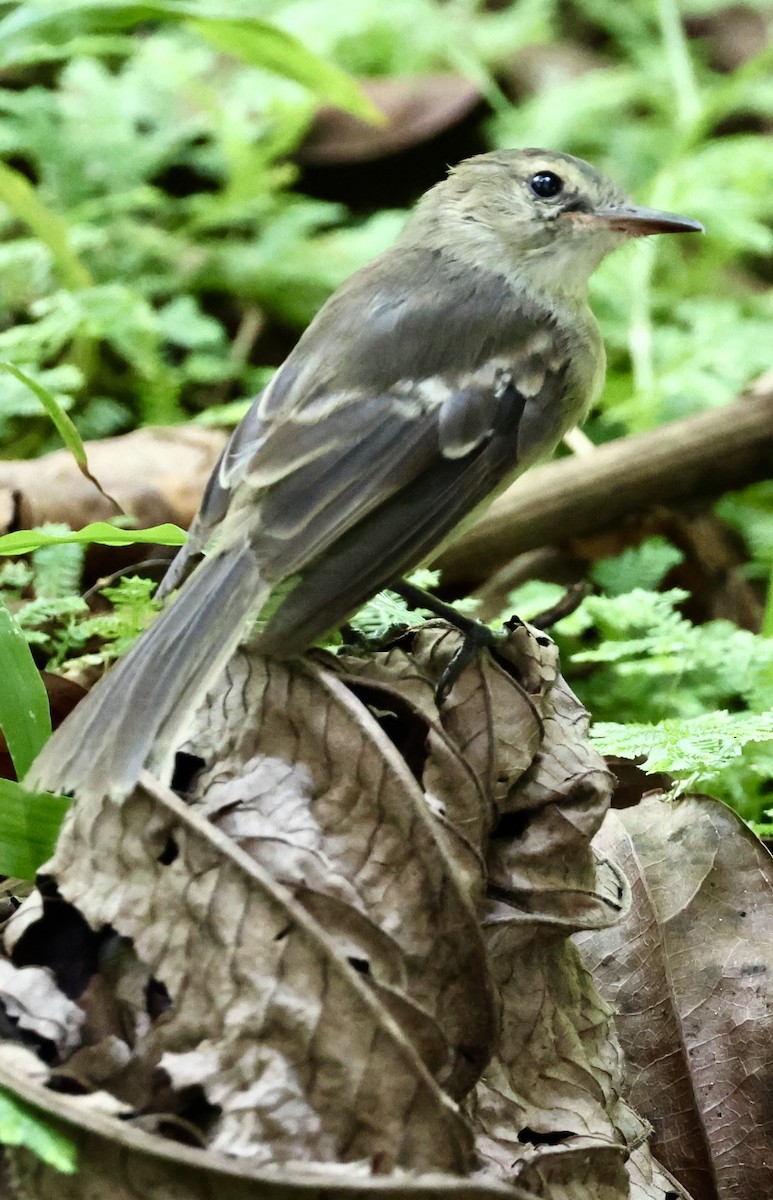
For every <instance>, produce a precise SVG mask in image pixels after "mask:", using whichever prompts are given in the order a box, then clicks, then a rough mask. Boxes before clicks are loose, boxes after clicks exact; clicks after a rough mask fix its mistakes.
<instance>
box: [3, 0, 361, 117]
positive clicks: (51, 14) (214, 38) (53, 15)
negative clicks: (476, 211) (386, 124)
mask: <svg viewBox="0 0 773 1200" xmlns="http://www.w3.org/2000/svg"><path fill="white" fill-rule="evenodd" d="M188 18H190V20H189V21H187V23H188V24H189V25H190V27H191V28H193V29H195V30H196V32H197V33H198V34H199V35H200V36H201V37H204V38H206V39H207V41H209V42H211V44H212V45H214V46H216V47H217V49H218V50H222V51H223V52H224V53H226V54H233V55H235V56H236V57H238V58H241V59H242V60H243V61H244V62H247V63H249V64H250V65H251V66H255V67H261V68H263V69H264V70H267V71H274V72H276V73H277V74H279V75H283V76H284V77H285V78H287V79H294V80H295V81H296V82H297V83H300V84H303V86H304V87H307V88H309V89H310V90H311V91H313V92H314V93H315V94H316V95H318V96H320V97H321V98H322V99H324V100H326V101H327V102H328V103H329V104H336V105H337V106H338V107H339V108H344V109H346V110H347V111H348V112H351V113H354V115H355V116H358V117H362V118H363V119H364V120H366V121H375V122H379V121H382V120H383V116H382V114H381V113H380V112H379V110H378V109H377V108H376V107H375V105H373V104H372V103H371V102H370V100H369V99H368V98H367V96H365V94H364V93H363V91H362V90H361V88H360V87H359V85H358V84H357V83H356V81H355V80H354V79H352V77H351V76H350V75H347V74H346V72H345V71H342V70H341V69H340V68H339V67H336V66H333V64H332V63H328V62H325V61H324V59H321V58H319V57H318V56H317V55H316V54H314V53H312V51H311V50H307V49H306V47H305V46H304V45H303V44H302V42H299V41H298V40H297V38H294V37H293V36H292V34H289V33H286V32H285V31H284V30H283V29H278V28H277V27H276V26H274V25H271V24H269V22H267V21H261V20H259V19H256V18H252V17H245V16H244V9H243V8H240V6H238V5H235V6H233V7H231V8H229V6H228V4H227V3H226V4H223V3H219V2H218V3H215V2H212V0H210V2H202V3H196V0H148V2H147V3H140V4H120V3H118V2H117V0H103V2H102V3H94V2H92V3H82V2H78V0H75V2H71V3H65V4H60V5H57V6H51V5H49V4H40V5H36V6H34V7H33V6H32V5H21V6H20V7H19V8H18V9H17V10H16V11H15V12H12V13H10V14H9V15H8V16H7V17H6V18H5V19H4V20H2V21H0V65H4V64H8V63H12V62H14V61H16V60H17V59H18V58H20V59H22V60H23V59H24V58H25V56H26V55H27V54H28V53H29V52H30V51H31V50H32V51H33V53H34V54H35V55H36V56H39V55H40V48H41V43H45V42H46V41H51V42H52V44H55V43H56V42H58V41H61V40H63V39H64V40H66V39H67V38H69V37H72V36H76V35H77V36H83V35H85V34H88V33H99V32H105V31H108V30H114V29H126V28H131V27H132V26H134V25H137V24H140V23H142V22H145V21H161V20H167V21H168V20H181V19H182V20H186V19H188ZM15 55H16V57H15Z"/></svg>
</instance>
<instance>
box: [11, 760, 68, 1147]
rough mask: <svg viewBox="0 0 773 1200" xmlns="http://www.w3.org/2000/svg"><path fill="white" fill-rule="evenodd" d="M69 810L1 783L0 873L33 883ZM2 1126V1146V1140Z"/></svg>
mask: <svg viewBox="0 0 773 1200" xmlns="http://www.w3.org/2000/svg"><path fill="white" fill-rule="evenodd" d="M69 806H70V801H69V800H68V798H67V797H66V796H52V795H51V794H50V793H49V792H30V791H27V789H26V788H24V787H23V786H22V785H21V784H19V783H16V782H15V781H14V780H12V779H0V871H1V872H2V873H3V875H6V876H7V877H8V878H9V879H29V880H33V879H34V878H35V875H36V874H37V872H38V871H39V870H40V868H41V866H42V865H43V863H44V862H46V861H47V860H48V859H49V858H50V857H51V855H52V854H53V852H54V847H55V846H56V839H57V837H58V835H59V829H60V827H61V824H62V821H63V820H64V816H65V813H66V812H67V809H68V808H69ZM1 1129H2V1126H1V1125H0V1143H2V1142H4V1141H5V1140H6V1139H5V1138H4V1137H3V1136H2V1132H1Z"/></svg>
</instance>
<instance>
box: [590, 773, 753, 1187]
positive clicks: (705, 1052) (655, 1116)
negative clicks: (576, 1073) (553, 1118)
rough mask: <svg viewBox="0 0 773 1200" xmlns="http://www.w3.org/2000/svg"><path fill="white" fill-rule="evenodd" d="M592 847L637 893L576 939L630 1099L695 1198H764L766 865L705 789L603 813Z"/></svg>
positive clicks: (657, 1149)
mask: <svg viewBox="0 0 773 1200" xmlns="http://www.w3.org/2000/svg"><path fill="white" fill-rule="evenodd" d="M597 845H598V846H599V847H600V848H601V849H602V850H603V852H605V853H609V854H613V855H614V856H615V858H617V859H618V861H620V862H621V864H622V866H623V867H624V869H625V872H626V874H627V876H628V878H629V880H630V882H631V884H632V888H633V897H634V902H633V906H632V908H631V910H630V912H629V913H628V915H627V917H626V918H625V920H624V921H623V922H622V924H620V925H617V926H615V927H613V928H610V929H607V930H605V931H603V932H602V933H592V934H584V935H582V936H581V937H579V938H578V943H579V945H580V948H581V951H582V955H583V959H584V961H585V963H586V965H587V966H588V968H589V969H590V970H591V971H592V972H593V977H594V979H595V980H596V982H597V983H598V985H599V987H600V988H601V989H602V992H603V994H604V995H605V996H606V997H607V998H608V999H609V1000H610V1001H611V1002H612V1003H613V1004H614V1005H615V1006H616V1008H617V1010H618V1018H617V1025H618V1029H619V1032H620V1037H621V1041H622V1043H623V1046H624V1048H625V1051H626V1056H627V1059H628V1072H627V1073H628V1080H629V1096H630V1099H631V1102H632V1104H634V1105H635V1107H636V1108H637V1110H638V1111H639V1112H641V1113H642V1115H643V1116H645V1117H646V1118H647V1119H648V1120H649V1121H651V1123H652V1125H653V1127H654V1130H655V1137H654V1148H655V1152H656V1153H657V1154H658V1156H659V1157H660V1158H661V1159H662V1161H663V1163H664V1164H665V1165H666V1167H667V1168H668V1169H669V1170H670V1171H671V1172H672V1173H673V1174H674V1175H675V1176H676V1177H677V1178H678V1179H679V1180H680V1181H681V1182H682V1184H683V1185H684V1186H685V1187H687V1188H689V1189H690V1190H691V1191H693V1192H694V1194H695V1196H696V1197H700V1198H701V1200H703V1198H704V1197H705V1198H706V1200H729V1198H730V1197H732V1198H733V1200H747V1198H750V1200H752V1198H753V1200H761V1197H762V1196H767V1195H769V1194H770V1192H771V1186H772V1185H773V1150H771V1145H773V1054H772V1053H771V1027H772V1025H773V1017H772V1014H773V860H772V859H771V857H770V855H769V854H768V852H767V851H766V850H765V849H764V847H763V846H762V845H761V844H760V842H759V841H758V840H757V839H756V838H755V837H754V835H753V834H752V833H751V832H750V830H749V829H747V828H746V827H745V826H744V825H743V823H742V822H741V821H739V819H738V818H737V817H736V816H735V815H734V814H733V813H731V812H730V810H729V809H727V808H725V807H724V806H723V805H721V804H719V803H718V802H717V801H714V800H709V799H707V798H704V797H691V798H689V799H684V800H680V801H677V802H674V803H663V801H662V800H660V799H658V798H647V799H645V800H643V801H642V802H641V804H639V805H638V806H637V807H635V808H629V809H626V810H625V811H623V812H620V813H617V812H615V813H610V814H609V816H608V817H607V819H606V821H605V823H604V826H603V829H602V831H601V834H600V836H599V838H598V839H597Z"/></svg>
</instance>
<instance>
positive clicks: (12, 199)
mask: <svg viewBox="0 0 773 1200" xmlns="http://www.w3.org/2000/svg"><path fill="white" fill-rule="evenodd" d="M1 25H2V22H0V26H1ZM0 200H2V202H3V203H4V204H6V205H7V206H8V208H10V209H11V211H12V212H13V213H14V214H15V215H16V216H17V217H19V219H20V220H22V221H24V222H25V224H27V225H29V227H30V229H31V230H32V232H33V233H34V234H36V236H37V237H39V238H40V240H41V242H44V243H45V244H46V246H48V248H49V250H50V251H51V253H52V254H53V256H54V261H55V263H56V265H57V268H58V270H59V276H60V278H61V281H62V283H63V284H64V285H65V287H69V288H73V289H76V290H77V289H78V288H82V287H88V286H89V285H90V284H91V283H92V282H93V281H92V278H91V275H90V273H89V271H88V269H87V268H86V267H85V266H84V265H83V263H82V262H81V260H80V259H79V258H78V256H77V254H76V253H75V252H74V250H73V249H72V247H71V245H70V232H69V229H68V228H67V224H66V222H65V221H63V220H62V218H61V217H60V216H59V214H58V213H55V212H52V211H51V209H50V208H47V207H46V206H45V204H43V203H42V201H41V200H40V199H39V197H38V194H37V192H36V190H35V188H34V187H33V186H32V184H31V183H30V182H29V180H28V179H26V178H25V177H24V175H22V174H21V173H20V172H19V171H15V170H14V169H13V167H9V166H7V165H6V164H5V163H0Z"/></svg>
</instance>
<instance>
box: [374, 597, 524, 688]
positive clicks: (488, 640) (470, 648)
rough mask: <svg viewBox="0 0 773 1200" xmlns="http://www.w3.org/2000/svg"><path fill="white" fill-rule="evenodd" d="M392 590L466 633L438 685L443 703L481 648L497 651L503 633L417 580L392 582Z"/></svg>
mask: <svg viewBox="0 0 773 1200" xmlns="http://www.w3.org/2000/svg"><path fill="white" fill-rule="evenodd" d="M390 591H392V592H396V593H397V595H398V596H402V598H403V600H405V601H406V603H407V604H409V605H410V607H411V608H421V609H426V610H427V611H428V612H431V613H433V614H434V615H435V616H436V617H441V618H442V619H443V620H444V621H447V622H448V624H449V625H453V626H454V628H455V629H458V630H459V631H460V633H462V634H464V640H463V642H462V644H461V646H460V647H459V649H458V650H457V651H456V653H455V654H454V656H453V658H452V659H451V661H450V662H449V663H448V665H447V666H446V667H445V669H444V671H443V673H442V675H441V676H440V679H439V680H438V683H437V686H436V688H435V702H436V704H437V705H438V707H440V706H441V705H442V704H443V703H444V702H445V701H446V700H447V699H448V696H449V695H450V693H451V689H452V688H453V686H454V684H455V683H456V682H457V680H458V679H459V677H460V676H461V675H462V673H463V671H464V670H465V669H466V668H467V667H468V666H469V665H470V663H472V662H474V661H475V659H476V658H477V657H478V655H479V653H480V651H481V650H482V649H486V650H491V651H493V652H496V650H497V647H498V645H499V643H500V642H501V641H502V634H500V633H495V632H494V630H493V629H489V627H488V625H484V624H483V623H482V622H481V621H476V620H475V619H474V618H473V617H468V616H467V615H466V614H465V613H461V612H459V611H458V609H456V608H454V607H453V605H452V604H446V603H445V601H443V600H438V598H437V596H433V595H432V593H431V592H425V591H424V590H423V588H419V587H416V586H415V584H412V583H406V582H405V581H404V580H400V582H399V583H397V584H392V585H391V587H390Z"/></svg>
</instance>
